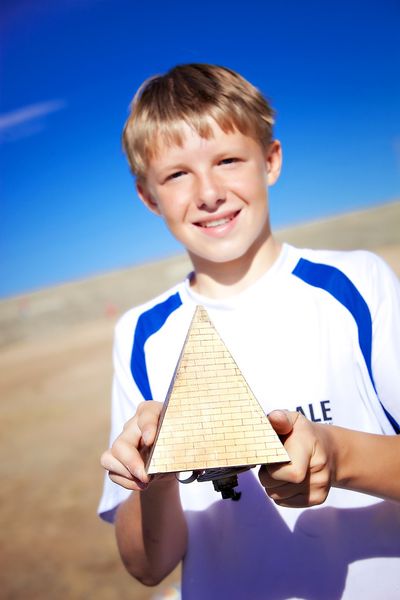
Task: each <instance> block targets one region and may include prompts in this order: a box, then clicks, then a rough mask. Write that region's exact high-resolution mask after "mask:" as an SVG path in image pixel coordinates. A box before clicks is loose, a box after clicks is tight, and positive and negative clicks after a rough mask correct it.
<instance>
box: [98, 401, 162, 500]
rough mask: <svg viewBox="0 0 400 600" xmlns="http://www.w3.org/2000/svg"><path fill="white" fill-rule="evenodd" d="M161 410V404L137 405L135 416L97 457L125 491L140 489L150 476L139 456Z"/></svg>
mask: <svg viewBox="0 0 400 600" xmlns="http://www.w3.org/2000/svg"><path fill="white" fill-rule="evenodd" d="M162 407H163V405H162V403H161V402H155V401H153V400H146V402H142V403H141V404H139V406H138V408H137V411H136V414H135V416H134V417H132V418H131V419H129V421H127V422H126V423H125V425H124V429H123V431H122V433H121V434H120V435H119V436H118V437H117V439H116V440H115V441H114V443H113V445H112V446H111V448H110V449H109V450H106V452H104V453H103V455H102V457H101V465H102V466H103V467H104V469H106V470H107V471H108V472H109V477H110V479H111V480H112V481H114V482H115V483H118V484H119V485H121V486H122V487H124V488H127V489H128V490H136V491H138V490H144V489H146V487H147V486H148V483H149V481H150V477H149V476H148V475H147V473H146V471H145V468H144V460H143V457H144V456H145V455H146V454H147V453H148V452H149V450H150V447H151V445H152V444H153V442H154V438H155V435H156V431H157V425H158V419H159V417H160V413H161V410H162Z"/></svg>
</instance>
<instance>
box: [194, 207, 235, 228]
mask: <svg viewBox="0 0 400 600" xmlns="http://www.w3.org/2000/svg"><path fill="white" fill-rule="evenodd" d="M239 213H240V210H237V211H235V212H232V213H229V214H227V215H224V216H221V217H219V218H218V219H213V220H208V221H199V222H197V223H195V225H197V226H198V227H201V228H203V229H216V228H217V227H219V228H223V227H224V225H227V224H228V223H230V222H231V221H233V220H234V219H235V218H236V217H237V216H238V214H239Z"/></svg>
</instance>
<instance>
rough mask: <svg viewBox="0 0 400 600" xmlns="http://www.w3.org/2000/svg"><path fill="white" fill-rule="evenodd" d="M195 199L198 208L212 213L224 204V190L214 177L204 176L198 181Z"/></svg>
mask: <svg viewBox="0 0 400 600" xmlns="http://www.w3.org/2000/svg"><path fill="white" fill-rule="evenodd" d="M197 197H198V206H199V208H202V209H204V210H209V211H213V210H215V209H216V208H217V207H218V206H220V204H221V203H223V202H225V190H224V188H223V186H222V185H221V183H220V182H219V181H218V180H217V178H216V177H212V176H211V175H205V176H203V177H201V178H200V180H199V186H198V196H197Z"/></svg>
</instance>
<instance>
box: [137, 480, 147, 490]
mask: <svg viewBox="0 0 400 600" xmlns="http://www.w3.org/2000/svg"><path fill="white" fill-rule="evenodd" d="M136 485H137V486H138V488H140V489H141V490H145V489H146V488H147V486H148V483H143V481H137V482H136Z"/></svg>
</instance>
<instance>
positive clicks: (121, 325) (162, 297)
mask: <svg viewBox="0 0 400 600" xmlns="http://www.w3.org/2000/svg"><path fill="white" fill-rule="evenodd" d="M185 285H186V284H185V281H181V282H180V283H177V284H175V285H174V286H172V287H171V288H169V289H167V290H165V291H164V292H162V293H161V294H159V295H157V296H155V297H154V298H151V299H149V300H147V301H146V302H143V303H142V304H138V305H137V306H134V307H132V308H130V309H129V310H127V311H126V312H125V313H124V314H123V315H122V316H121V317H120V318H119V319H118V321H117V323H116V325H115V338H116V339H117V340H122V339H124V338H125V337H126V336H127V335H128V336H129V338H130V341H131V336H132V333H133V332H134V331H135V330H136V329H137V327H138V326H139V325H140V324H142V325H141V326H142V327H143V326H145V327H152V326H153V327H154V326H156V325H157V323H159V322H160V321H163V320H165V319H167V318H168V316H169V315H170V314H171V313H173V312H174V311H175V310H176V309H178V308H179V307H180V306H181V305H182V296H183V295H184V290H185Z"/></svg>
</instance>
